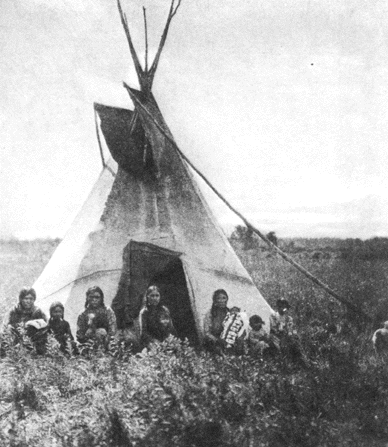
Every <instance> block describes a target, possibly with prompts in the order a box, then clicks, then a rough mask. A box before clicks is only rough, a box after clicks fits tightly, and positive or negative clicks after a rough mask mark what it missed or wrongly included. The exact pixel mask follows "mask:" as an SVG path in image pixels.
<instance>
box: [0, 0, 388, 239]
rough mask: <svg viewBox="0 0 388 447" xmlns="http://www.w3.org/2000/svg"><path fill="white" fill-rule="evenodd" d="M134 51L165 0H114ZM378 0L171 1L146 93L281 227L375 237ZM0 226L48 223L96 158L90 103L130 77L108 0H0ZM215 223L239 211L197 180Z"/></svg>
mask: <svg viewBox="0 0 388 447" xmlns="http://www.w3.org/2000/svg"><path fill="white" fill-rule="evenodd" d="M122 5H123V9H124V11H125V12H126V15H127V17H128V21H129V24H130V26H131V31H132V33H133V38H134V41H135V45H136V48H137V50H138V54H139V55H140V57H141V58H142V59H143V58H144V27H143V10H142V6H145V7H146V10H147V20H148V30H149V47H150V53H151V57H152V55H153V54H154V53H155V51H156V48H157V45H158V43H159V38H160V34H161V32H162V29H163V26H164V23H165V19H166V17H167V12H168V9H169V1H168V0H142V1H140V0H122ZM387 47H388V4H387V3H386V2H385V1H382V0H369V1H364V0H292V1H291V0H290V1H287V0H284V1H281V2H273V1H264V0H244V1H240V2H237V1H232V0H182V3H181V6H180V8H179V10H178V13H177V15H176V16H175V17H174V19H173V22H172V25H171V28H170V33H169V37H168V40H167V43H166V46H165V49H164V51H163V54H162V57H161V60H160V63H159V68H158V71H157V73H156V77H155V82H154V87H153V92H154V96H155V97H156V99H157V101H158V103H159V106H160V108H161V110H162V113H163V115H164V117H165V120H166V122H167V124H168V126H169V127H170V129H171V131H172V133H173V135H174V137H175V140H176V142H177V143H178V145H179V147H180V148H181V150H182V151H183V152H184V153H185V155H186V156H187V157H188V158H189V159H190V160H191V161H192V162H193V163H194V165H195V166H196V167H197V168H198V169H199V170H200V171H202V172H203V174H204V175H206V177H208V178H209V179H210V180H211V181H212V183H213V185H214V186H215V187H216V188H217V189H218V190H219V191H220V192H221V193H222V194H223V195H224V196H225V197H226V198H227V199H228V200H229V202H230V203H231V204H232V205H233V206H235V208H237V209H238V210H239V211H240V212H241V213H242V214H243V215H245V216H246V217H247V218H248V219H249V220H250V221H251V223H253V224H254V225H256V226H257V227H258V228H259V229H260V230H261V231H263V232H267V231H275V232H276V233H277V235H278V236H279V237H280V238H281V237H342V238H343V237H360V238H369V237H375V236H388V175H387V174H386V173H387V172H388V157H387V155H386V142H387V141H388V126H387V122H388V101H387V99H388V48H387ZM0 58H1V61H2V62H1V69H0V83H1V86H2V87H1V89H0V137H1V138H0V236H2V237H19V238H34V237H47V236H51V237H56V236H59V237H62V236H63V235H64V233H65V231H66V229H67V228H68V226H69V225H70V223H71V221H72V219H73V218H74V217H75V215H76V213H77V212H78V210H79V209H80V207H81V205H82V203H83V202H84V200H85V198H86V197H87V195H88V193H89V191H90V189H91V188H92V186H93V184H94V182H95V181H96V180H97V177H98V175H99V173H100V171H101V160H100V156H99V149H98V143H97V139H96V133H95V123H94V114H93V102H101V103H104V104H107V105H113V106H119V107H125V108H131V107H132V104H131V101H130V99H129V97H128V94H127V92H126V90H125V89H124V88H123V81H125V82H127V83H128V84H130V85H132V86H134V87H137V79H136V76H135V72H134V68H133V66H132V62H131V58H130V54H129V51H128V46H127V42H126V38H125V34H124V31H123V29H122V26H121V23H120V17H119V14H118V11H117V4H116V2H115V1H114V0H83V1H82V2H80V1H79V0H28V1H27V2H26V1H24V0H23V1H22V0H1V14H0ZM205 194H206V197H207V198H208V200H209V201H210V204H211V206H212V208H213V209H214V211H215V213H216V216H217V218H218V219H219V221H220V223H221V225H222V226H223V228H224V229H226V230H227V231H231V229H232V228H233V227H234V225H236V224H239V223H240V222H239V220H238V219H237V218H235V216H233V215H232V214H231V213H230V212H229V211H228V210H227V209H226V208H225V207H224V206H223V205H222V204H221V203H219V201H218V200H217V199H215V198H214V197H213V196H212V194H210V193H208V192H206V191H205Z"/></svg>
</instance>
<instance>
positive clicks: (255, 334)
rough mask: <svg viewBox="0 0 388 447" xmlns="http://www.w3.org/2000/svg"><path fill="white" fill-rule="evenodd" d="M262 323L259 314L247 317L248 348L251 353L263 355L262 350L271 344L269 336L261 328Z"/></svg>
mask: <svg viewBox="0 0 388 447" xmlns="http://www.w3.org/2000/svg"><path fill="white" fill-rule="evenodd" d="M264 324H265V323H264V321H263V320H262V319H261V317H259V315H252V316H251V317H250V318H249V325H250V328H251V329H250V331H249V335H248V350H249V352H250V353H251V354H259V355H263V352H264V350H265V349H268V348H269V347H270V345H271V342H270V337H269V335H268V334H267V333H266V332H265V330H264V328H263V325H264Z"/></svg>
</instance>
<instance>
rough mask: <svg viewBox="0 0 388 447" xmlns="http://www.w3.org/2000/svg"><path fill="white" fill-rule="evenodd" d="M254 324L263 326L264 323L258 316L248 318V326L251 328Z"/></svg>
mask: <svg viewBox="0 0 388 447" xmlns="http://www.w3.org/2000/svg"><path fill="white" fill-rule="evenodd" d="M254 324H265V323H264V321H263V320H262V318H261V317H260V316H259V315H252V316H251V317H250V318H249V325H250V326H252V325H254Z"/></svg>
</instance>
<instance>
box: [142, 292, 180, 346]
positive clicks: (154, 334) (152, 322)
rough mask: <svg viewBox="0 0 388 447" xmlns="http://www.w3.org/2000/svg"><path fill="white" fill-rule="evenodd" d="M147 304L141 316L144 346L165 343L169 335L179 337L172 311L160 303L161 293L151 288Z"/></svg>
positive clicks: (147, 295) (147, 293)
mask: <svg viewBox="0 0 388 447" xmlns="http://www.w3.org/2000/svg"><path fill="white" fill-rule="evenodd" d="M145 298H146V304H145V306H144V307H143V309H142V310H141V311H140V314H139V325H140V341H141V344H142V346H144V347H145V346H149V345H150V343H152V342H161V341H164V340H165V339H166V338H167V337H168V336H169V335H174V336H175V337H176V336H177V333H176V331H175V328H174V325H173V323H172V319H171V315H170V311H169V310H168V308H167V307H166V306H163V305H162V304H161V303H160V299H161V297H160V291H159V288H158V287H157V286H150V287H148V289H147V291H146V296H145Z"/></svg>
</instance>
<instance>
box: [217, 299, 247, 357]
mask: <svg viewBox="0 0 388 447" xmlns="http://www.w3.org/2000/svg"><path fill="white" fill-rule="evenodd" d="M247 318H248V317H247V314H246V313H245V312H241V309H240V308H239V307H232V308H231V309H230V311H229V312H228V313H227V315H226V317H225V319H224V322H223V331H222V333H221V340H223V342H224V345H225V348H226V349H232V348H236V349H237V351H241V348H242V345H243V341H244V339H245V338H246V336H247V329H248V322H247Z"/></svg>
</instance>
